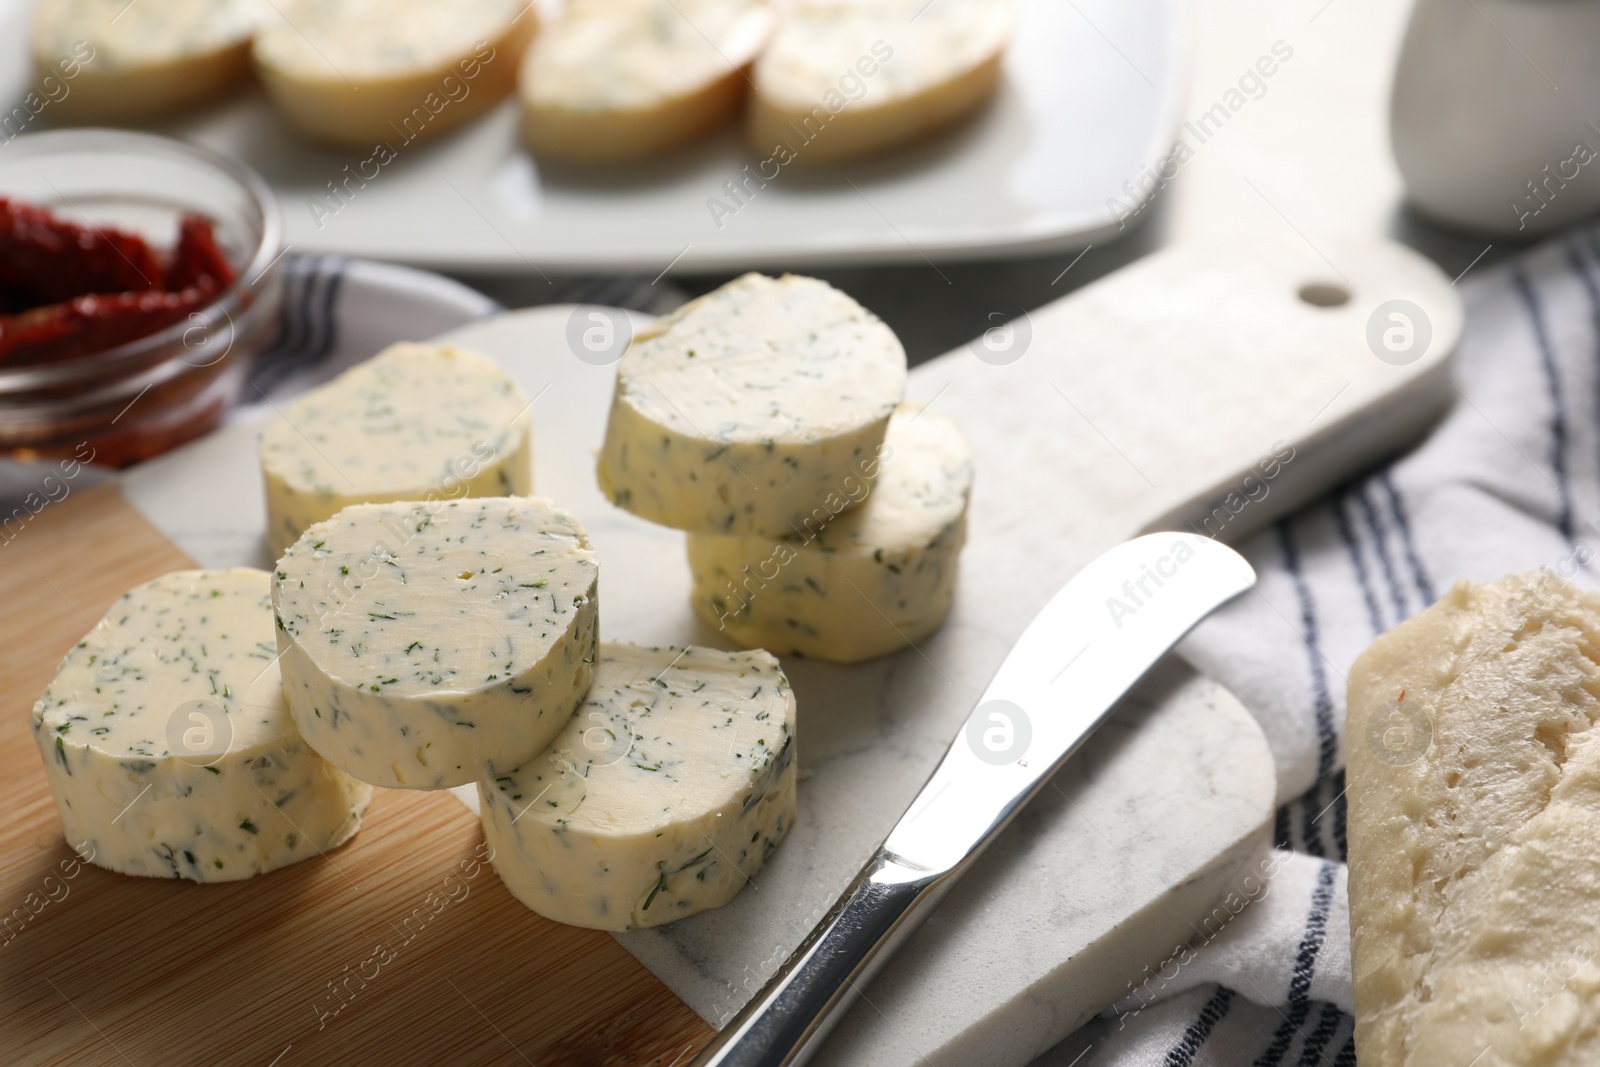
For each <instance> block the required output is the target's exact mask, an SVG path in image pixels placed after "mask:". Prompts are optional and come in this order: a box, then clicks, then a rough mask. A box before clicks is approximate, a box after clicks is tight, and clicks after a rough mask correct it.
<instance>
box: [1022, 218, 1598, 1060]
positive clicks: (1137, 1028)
mask: <svg viewBox="0 0 1600 1067" xmlns="http://www.w3.org/2000/svg"><path fill="white" fill-rule="evenodd" d="M1462 297H1463V299H1464V301H1465V304H1466V313H1467V317H1466V330H1465V334H1464V337H1463V339H1462V343H1461V348H1460V351H1459V353H1458V356H1457V362H1456V366H1455V372H1454V373H1455V386H1456V396H1455V398H1454V403H1453V406H1452V407H1451V409H1450V411H1449V413H1448V415H1447V416H1446V417H1445V419H1444V420H1443V421H1442V422H1441V423H1440V424H1439V425H1438V426H1437V427H1436V428H1435V429H1434V430H1433V432H1432V433H1431V434H1430V435H1429V437H1428V438H1427V440H1426V441H1425V442H1424V443H1423V444H1422V445H1421V446H1420V447H1418V448H1417V449H1416V450H1415V451H1413V452H1412V453H1411V454H1410V455H1407V456H1405V457H1403V458H1400V459H1398V460H1396V461H1394V462H1393V463H1391V464H1389V465H1387V466H1385V467H1382V468H1380V469H1378V470H1375V471H1372V472H1370V473H1369V474H1367V475H1365V476H1363V477H1360V478H1357V479H1356V480H1354V481H1352V482H1350V483H1349V484H1347V485H1345V486H1342V487H1340V488H1339V489H1337V490H1335V491H1334V492H1333V493H1331V494H1330V495H1329V496H1328V497H1327V498H1326V499H1324V500H1322V501H1320V502H1319V503H1317V504H1315V505H1313V506H1310V507H1308V508H1306V509H1304V510H1303V511H1300V512H1299V513H1297V514H1295V515H1293V516H1291V517H1290V518H1288V519H1285V520H1283V521H1282V522H1279V523H1278V524H1277V525H1276V526H1275V527H1273V528H1272V529H1269V530H1267V531H1265V532H1264V533H1262V534H1260V535H1257V536H1256V537H1254V538H1253V539H1251V540H1250V541H1248V542H1246V543H1245V544H1244V545H1242V546H1240V549H1241V551H1243V553H1244V554H1245V556H1247V557H1248V558H1249V560H1250V562H1251V563H1252V564H1254V565H1255V567H1256V570H1257V572H1258V573H1259V575H1260V585H1259V588H1260V590H1261V593H1262V596H1259V597H1245V598H1242V599H1241V600H1239V601H1237V602H1235V603H1234V604H1232V605H1230V606H1229V607H1228V608H1226V609H1224V610H1223V611H1221V612H1219V613H1218V614H1217V615H1216V616H1214V617H1213V618H1211V619H1209V620H1208V621H1206V622H1205V623H1203V624H1202V625H1201V626H1200V627H1199V628H1198V629H1197V630H1196V631H1195V632H1194V634H1192V635H1191V636H1190V637H1189V639H1188V640H1187V641H1185V642H1184V644H1183V645H1182V646H1180V651H1181V653H1182V655H1183V656H1184V657H1185V658H1186V659H1188V660H1189V661H1190V662H1191V663H1193V664H1194V666H1196V667H1197V668H1198V669H1200V670H1202V671H1204V672H1205V673H1206V674H1208V675H1210V676H1211V677H1212V678H1215V679H1216V680H1217V681H1219V682H1221V683H1223V684H1224V685H1226V686H1227V687H1228V688H1229V689H1231V690H1232V691H1233V692H1234V693H1235V694H1236V695H1237V696H1238V697H1239V699H1240V700H1241V701H1243V702H1244V704H1245V706H1246V707H1248V708H1249V709H1250V711H1251V712H1252V714H1254V715H1255V717H1256V720H1257V721H1258V722H1259V723H1260V724H1261V727H1262V730H1263V731H1264V732H1265V733H1266V736H1267V740H1268V742H1269V744H1270V745H1271V748H1272V752H1273V756H1274V758H1275V759H1276V762H1277V770H1278V790H1279V797H1278V800H1279V803H1280V805H1281V807H1280V809H1279V811H1278V816H1277V848H1278V851H1275V852H1274V853H1273V854H1272V856H1271V858H1270V859H1269V860H1267V861H1265V862H1266V865H1267V866H1268V867H1270V868H1271V870H1270V872H1269V873H1270V874H1271V877H1270V879H1267V880H1266V881H1265V882H1264V883H1263V889H1262V891H1261V892H1260V893H1259V894H1257V895H1255V897H1254V899H1252V900H1251V901H1250V902H1249V903H1248V904H1245V905H1244V906H1243V907H1242V908H1241V910H1240V911H1239V913H1238V917H1237V918H1236V919H1234V920H1233V922H1232V923H1231V924H1230V925H1229V926H1228V927H1227V928H1226V929H1225V930H1224V932H1223V933H1221V934H1220V935H1218V936H1216V937H1215V939H1214V940H1212V941H1211V942H1210V943H1209V944H1204V945H1197V946H1188V947H1185V949H1186V950H1185V951H1176V950H1175V951H1174V954H1173V956H1172V957H1171V958H1170V959H1169V960H1167V961H1166V962H1164V963H1163V964H1162V965H1160V966H1159V967H1157V968H1154V969H1152V970H1149V971H1146V972H1145V977H1144V979H1143V980H1142V981H1141V982H1139V983H1138V984H1136V985H1135V986H1133V987H1132V988H1130V989H1129V991H1128V994H1127V995H1126V996H1125V997H1124V998H1123V999H1122V1000H1121V1001H1120V1002H1118V1003H1117V1004H1116V1005H1115V1006H1113V1008H1112V1009H1111V1010H1110V1011H1108V1012H1106V1013H1104V1014H1103V1015H1102V1016H1101V1017H1100V1018H1099V1019H1098V1020H1096V1021H1095V1022H1093V1023H1091V1024H1090V1025H1089V1026H1087V1027H1085V1028H1083V1029H1082V1030H1081V1031H1079V1032H1078V1033H1077V1034H1075V1035H1073V1037H1071V1038H1069V1039H1068V1040H1067V1041H1066V1042H1063V1043H1062V1044H1061V1045H1059V1046H1058V1047H1057V1048H1055V1049H1054V1050H1052V1051H1051V1052H1050V1053H1048V1054H1046V1055H1045V1056H1044V1057H1042V1058H1041V1059H1040V1060H1039V1061H1038V1067H1069V1065H1074V1067H1134V1065H1138V1067H1145V1065H1149V1067H1211V1065H1215V1067H1238V1065H1246V1064H1248V1065H1255V1067H1278V1065H1300V1067H1312V1065H1317V1064H1327V1065H1330V1067H1345V1065H1348V1064H1354V1063H1355V1049H1354V1046H1353V1044H1352V1041H1351V1021H1350V1015H1349V1012H1350V1010H1351V984H1350V947H1349V931H1350V915H1349V904H1348V900H1347V897H1346V893H1345V886H1346V876H1345V867H1344V862H1343V861H1344V858H1345V801H1344V781H1343V777H1344V776H1343V767H1344V749H1345V744H1346V739H1345V737H1344V718H1345V704H1344V692H1345V673H1346V672H1347V671H1348V670H1349V669H1350V666H1351V664H1352V663H1353V662H1354V660H1355V658H1356V656H1358V655H1359V654H1360V653H1361V651H1362V650H1363V649H1365V648H1366V647H1367V645H1368V644H1369V643H1370V642H1371V641H1372V639H1373V638H1374V637H1376V636H1377V635H1378V634H1380V633H1383V632H1384V631H1385V630H1387V629H1389V628H1390V627H1392V626H1394V625H1395V624H1396V623H1398V622H1400V621H1401V620H1402V619H1405V618H1407V617H1408V616H1410V615H1412V614H1413V613H1415V612H1417V611H1420V610H1421V609H1422V608H1424V607H1426V606H1427V605H1428V604H1430V603H1432V602H1433V601H1434V600H1435V599H1436V598H1437V597H1438V596H1439V594H1440V593H1442V592H1443V591H1444V590H1446V589H1448V588H1449V587H1450V585H1451V584H1453V583H1454V582H1456V581H1458V580H1460V579H1463V578H1467V579H1471V580H1473V581H1478V582H1482V581H1490V580H1493V579H1495V578H1499V577H1501V576H1502V575H1504V574H1507V573H1509V572H1511V571H1520V570H1530V569H1537V568H1541V567H1543V568H1549V569H1551V570H1553V571H1555V572H1556V573H1558V574H1560V575H1561V576H1563V577H1566V578H1569V579H1571V580H1573V581H1574V582H1576V583H1578V584H1580V585H1583V586H1586V587H1588V588H1595V587H1597V584H1600V562H1596V561H1597V560H1600V230H1588V231H1579V232H1574V233H1570V234H1568V235H1566V236H1564V237H1561V238H1559V239H1557V240H1554V241H1552V242H1550V243H1547V244H1544V245H1541V246H1539V247H1538V248H1537V249H1534V250H1533V251H1531V252H1528V253H1526V254H1524V255H1522V256H1519V257H1517V258H1515V259H1512V260H1508V261H1506V262H1504V263H1502V264H1500V265H1498V266H1496V267H1494V268H1492V269H1487V270H1483V271H1482V272H1481V273H1480V274H1478V275H1476V276H1474V277H1472V278H1470V279H1469V280H1467V281H1464V282H1463V283H1462ZM1352 743H1361V742H1359V741H1355V742H1352ZM1463 1067H1465V1065H1463Z"/></svg>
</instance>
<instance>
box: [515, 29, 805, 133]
mask: <svg viewBox="0 0 1600 1067" xmlns="http://www.w3.org/2000/svg"><path fill="white" fill-rule="evenodd" d="M775 22H776V17H775V15H774V13H773V10H772V5H771V4H770V3H769V2H768V0H572V2H570V3H569V4H568V5H567V10H566V13H565V15H564V16H563V17H562V19H561V21H560V22H558V23H556V24H555V25H554V26H552V27H550V28H549V29H548V30H546V31H545V32H544V33H542V34H540V35H539V39H538V40H537V41H536V42H534V45H533V47H532V49H530V50H529V52H528V57H527V59H526V60H525V61H524V62H523V64H522V72H521V75H520V80H519V83H518V86H519V92H520V94H521V97H522V117H523V134H524V136H525V138H526V139H527V142H528V144H529V146H530V147H532V148H533V150H534V151H535V152H537V153H539V154H540V155H542V156H545V157H547V158H550V159H561V160H569V161H574V162H612V161H617V160H624V159H637V158H640V157H642V156H649V155H654V154H656V153H659V152H662V151H665V150H667V149H669V148H672V147H675V146H677V145H679V144H683V143H684V142H686V141H690V140H692V139H694V138H696V137H698V136H700V135H702V134H704V133H706V132H708V131H710V130H712V129H715V128H716V127H718V126H720V125H722V124H723V123H724V122H726V121H728V120H729V119H731V118H732V117H733V116H734V114H736V113H737V111H738V110H739V106H740V105H741V104H742V103H743V102H744V97H745V90H746V87H747V86H748V84H749V80H748V77H747V75H746V74H745V68H746V67H747V66H748V65H749V63H750V62H751V61H752V60H753V59H754V58H755V56H756V53H757V52H758V51H760V49H761V46H762V45H763V44H765V43H766V40H767V37H768V36H769V35H770V34H771V33H772V28H773V25H774V23H775Z"/></svg>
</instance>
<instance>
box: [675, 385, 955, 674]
mask: <svg viewBox="0 0 1600 1067" xmlns="http://www.w3.org/2000/svg"><path fill="white" fill-rule="evenodd" d="M862 489H863V494H864V496H865V499H863V500H860V502H859V503H858V504H856V506H852V507H850V508H849V509H848V510H846V511H843V512H841V513H840V514H838V516H837V517H836V518H831V519H830V516H829V515H828V513H827V511H826V510H823V511H820V512H819V513H818V515H817V516H816V518H817V519H818V520H822V521H818V522H808V523H807V524H806V525H805V526H804V527H803V528H802V530H801V531H800V532H798V533H796V534H795V535H793V536H791V537H788V538H784V539H772V538H760V537H707V536H704V535H697V534H691V535H690V536H689V539H688V548H689V570H690V573H691V575H692V577H693V583H694V584H693V590H692V593H691V596H692V603H693V605H694V610H695V613H696V614H698V615H699V616H700V617H701V618H702V619H704V620H705V621H706V622H707V623H708V624H710V625H711V626H714V627H717V628H718V629H719V630H721V631H722V632H724V633H726V634H727V635H728V636H729V637H730V638H732V639H733V640H734V641H736V642H738V643H739V644H741V645H744V646H745V647H747V648H755V647H760V648H766V649H771V650H772V651H774V652H777V653H779V654H780V655H785V654H790V653H793V654H797V655H801V656H806V657H809V658H812V659H824V660H831V661H833V662H835V663H857V662H860V661H861V660H866V659H872V658H874V657H876V656H885V655H888V654H889V653H891V652H898V651H900V650H901V649H904V648H907V647H909V646H910V645H912V644H914V643H915V642H917V641H920V640H922V639H923V638H924V637H926V636H928V635H929V634H931V633H932V632H933V631H934V630H936V629H938V628H939V625H940V624H941V623H943V622H944V619H945V616H946V615H947V614H949V611H950V603H951V600H952V598H953V597H954V595H955V587H956V572H957V562H958V558H959V556H960V553H961V548H962V546H963V545H964V544H965V543H966V534H967V500H968V497H969V495H970V494H971V490H972V452H971V450H970V449H969V448H968V447H967V443H966V441H965V440H964V439H963V438H962V436H961V433H960V431H959V430H957V429H956V426H955V424H954V423H953V422H951V421H950V420H949V419H948V418H946V417H945V416H943V415H941V414H939V413H938V412H936V411H930V410H927V409H925V408H922V407H919V406H917V405H915V404H902V405H901V406H900V407H899V408H898V409H896V411H895V414H894V418H893V419H892V420H890V422H889V435H888V438H887V440H886V442H885V448H884V452H883V458H882V461H881V464H880V467H879V471H878V477H877V480H876V481H875V482H874V483H873V484H872V486H871V489H870V491H867V490H866V488H865V486H863V487H862ZM847 502H850V503H855V502H854V501H847Z"/></svg>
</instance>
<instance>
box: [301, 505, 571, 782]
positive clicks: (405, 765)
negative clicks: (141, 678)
mask: <svg viewBox="0 0 1600 1067" xmlns="http://www.w3.org/2000/svg"><path fill="white" fill-rule="evenodd" d="M599 573H600V566H599V561H598V559H597V558H596V557H595V553H594V550H593V549H592V548H590V546H589V539H588V536H587V534H585V533H584V530H583V527H582V526H581V525H580V524H579V522H578V520H577V519H576V518H575V517H573V515H572V513H571V512H569V511H567V510H565V509H564V508H561V507H558V506H557V505H555V504H553V503H551V502H550V501H548V500H540V499H538V498H534V497H501V498H490V499H482V500H449V501H433V502H426V501H424V502H408V503H393V504H359V505H356V506H355V507H350V508H346V509H345V510H343V511H341V512H340V513H339V514H337V515H335V516H334V517H333V518H331V519H329V520H327V521H326V522H320V523H317V524H316V525H315V526H312V527H311V528H310V529H308V530H307V531H306V532H305V534H304V535H303V536H302V537H301V538H300V540H299V541H296V542H295V543H294V544H293V545H291V546H290V548H289V550H288V551H287V552H285V553H284V554H283V558H282V559H280V560H279V561H278V567H277V571H276V572H275V574H274V578H273V584H272V606H273V608H274V610H275V611H276V612H277V624H278V649H279V650H280V651H281V652H282V653H283V660H282V669H283V683H284V693H285V695H286V697H287V699H288V701H289V711H290V713H291V714H292V715H293V716H294V721H295V724H296V725H297V726H298V727H299V728H300V732H301V733H302V734H303V735H304V736H305V739H306V740H307V741H308V742H309V743H310V744H311V746H312V747H313V748H315V749H316V750H317V751H318V752H320V753H321V754H322V756H323V757H324V758H325V759H327V760H328V761H329V762H330V763H332V764H334V765H335V766H337V767H340V768H342V769H343V770H345V771H348V772H349V773H350V774H353V775H355V776H356V777H357V778H360V779H361V780H363V781H366V782H371V783H372V784H373V785H382V786H390V787H401V788H409V789H443V788H447V787H449V786H456V785H464V784H466V783H467V782H472V781H476V780H478V779H479V778H488V777H493V776H494V775H496V774H500V773H503V772H505V771H506V770H508V769H510V768H512V767H518V766H521V765H522V764H524V763H526V762H527V761H528V760H530V759H532V758H533V757H534V756H535V755H537V754H538V753H539V751H540V750H541V749H543V748H544V747H545V746H546V745H548V744H549V743H550V740H551V739H552V738H553V737H555V736H556V734H557V733H559V732H560V730H561V728H562V727H563V726H565V725H566V723H567V720H568V719H570V718H571V717H572V711H573V709H574V708H575V707H577V705H578V702H579V701H580V700H582V699H583V694H584V693H585V692H586V691H587V690H588V688H589V683H590V682H591V681H592V680H593V679H594V657H595V641H596V634H597V632H598V607H599V605H598V600H597V593H598V583H599Z"/></svg>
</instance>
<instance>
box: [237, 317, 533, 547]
mask: <svg viewBox="0 0 1600 1067" xmlns="http://www.w3.org/2000/svg"><path fill="white" fill-rule="evenodd" d="M531 427H532V419H531V418H530V417H529V403H528V398H527V397H526V396H524V395H523V392H522V390H521V389H520V388H518V387H517V384H516V383H515V382H513V381H512V380H511V379H510V378H508V377H506V375H505V372H504V371H502V370H501V369H500V368H499V366H497V365H496V364H495V362H494V360H492V359H490V358H489V357H488V356H484V355H480V354H478V353H477V352H473V351H470V350H468V349H464V348H457V347H455V346H453V345H433V344H409V343H404V344H397V345H391V346H390V347H388V348H386V349H384V350H383V351H382V352H380V353H378V354H377V355H376V356H374V357H373V358H372V359H369V360H367V361H366V362H364V363H360V364H357V365H356V366H354V367H352V368H350V369H349V370H347V371H345V372H344V373H343V374H341V375H339V376H338V377H337V378H334V379H333V380H332V381H330V382H328V383H327V384H326V385H324V386H322V387H321V388H320V389H316V390H313V391H312V392H310V393H307V394H306V395H305V396H303V397H301V398H300V399H298V400H296V401H295V402H294V403H293V404H291V405H290V406H289V407H288V408H287V409H285V410H284V412H283V413H282V415H281V416H280V417H278V418H276V419H274V420H273V421H272V422H271V423H269V424H268V425H267V428H266V430H264V431H263V432H262V435H261V474H262V479H263V481H264V482H265V483H266V491H267V544H268V548H269V549H270V551H271V552H272V555H273V557H274V558H276V557H278V556H281V555H283V551H284V549H286V548H288V547H289V546H290V545H291V544H293V543H294V542H295V540H296V539H297V538H298V537H299V536H300V534H301V533H303V532H304V531H305V529H306V527H308V526H310V525H311V524H312V523H316V522H321V521H322V520H323V519H327V518H331V517H332V516H333V515H334V514H335V513H337V512H338V511H339V510H340V509H341V508H345V507H349V506H350V505H351V504H369V503H384V502H387V501H391V500H426V499H434V500H447V499H451V498H455V497H483V496H511V495H521V494H526V493H530V492H532V491H533V443H532V429H531Z"/></svg>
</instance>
